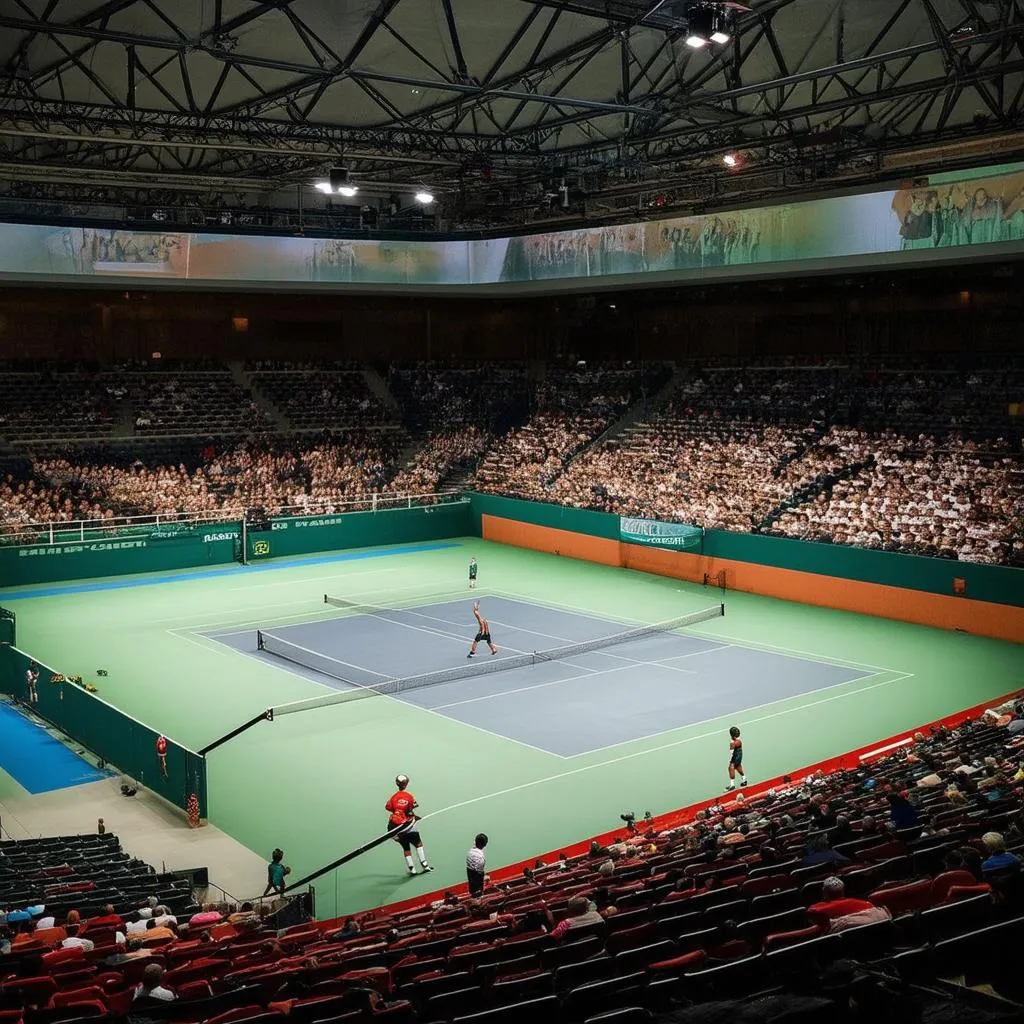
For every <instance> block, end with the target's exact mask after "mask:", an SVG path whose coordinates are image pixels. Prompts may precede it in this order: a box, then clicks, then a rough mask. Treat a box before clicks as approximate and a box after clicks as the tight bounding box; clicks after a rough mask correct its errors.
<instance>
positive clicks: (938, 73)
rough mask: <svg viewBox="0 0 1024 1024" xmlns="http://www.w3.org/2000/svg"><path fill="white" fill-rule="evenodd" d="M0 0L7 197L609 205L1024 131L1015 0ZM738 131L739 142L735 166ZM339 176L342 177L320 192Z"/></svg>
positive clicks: (851, 170) (744, 195) (941, 151)
mask: <svg viewBox="0 0 1024 1024" xmlns="http://www.w3.org/2000/svg"><path fill="white" fill-rule="evenodd" d="M689 6H690V2H689V0H660V2H659V0H265V2H253V0H187V2H185V0H107V2H105V3H98V2H97V0H0V67H2V70H0V191H2V192H3V193H4V194H5V195H6V199H7V202H8V203H18V202H30V201H31V202H34V203H36V204H39V203H44V202H45V201H47V200H54V201H56V200H61V201H63V202H65V203H66V202H68V201H72V200H73V201H75V202H77V203H80V204H86V205H87V204H89V203H99V202H101V201H102V202H106V203H124V204H132V203H134V204H146V203H150V204H161V203H164V204H167V203H176V202H182V203H184V202H187V203H190V204H191V205H193V206H194V205H202V204H207V203H213V202H217V203H220V204H224V203H227V204H229V205H230V204H234V205H237V206H239V207H243V206H247V205H248V206H252V205H253V204H257V203H262V204H264V205H265V206H266V205H268V204H269V205H272V206H281V205H284V206H293V205H300V204H301V205H304V206H305V207H306V209H307V212H308V211H309V210H311V209H316V208H318V206H319V207H321V208H322V207H323V206H324V204H326V203H327V202H328V201H329V200H327V199H325V198H324V197H323V196H320V195H319V194H318V193H316V192H314V191H312V189H311V186H312V184H313V182H314V181H315V180H316V179H317V178H318V177H320V176H322V175H324V174H325V173H326V171H327V170H328V169H329V168H331V167H347V168H348V169H349V171H350V174H351V175H352V176H353V177H354V178H355V179H356V180H358V182H359V185H360V189H361V195H360V201H361V202H366V201H375V198H376V199H380V200H383V201H384V202H387V201H388V197H391V196H392V195H397V196H399V197H402V196H405V195H408V194H410V193H411V192H413V191H415V190H416V189H418V188H423V187H426V188H429V190H431V191H432V192H433V193H434V194H435V195H436V196H437V203H436V207H437V208H439V210H440V214H441V217H442V218H443V224H444V225H445V226H447V227H448V228H450V229H457V228H460V227H461V228H467V227H476V228H486V227H495V226H499V225H523V224H530V223H537V224H540V223H544V222H552V223H557V222H560V221H561V222H567V221H569V220H571V219H580V218H581V217H585V218H587V219H588V220H594V219H620V220H621V219H624V218H627V217H633V218H635V217H636V216H643V215H644V214H645V212H646V211H658V212H664V211H665V210H666V209H675V208H678V209H702V208H708V207H709V206H713V205H723V204H726V203H730V202H732V203H735V202H738V201H754V200H757V199H761V198H763V197H766V196H773V195H777V194H779V193H790V194H792V193H793V192H794V191H803V190H812V189H818V190H821V189H822V188H830V187H842V186H845V185H851V184H856V183H860V182H864V181H871V180H882V179H887V180H891V179H893V178H902V177H907V176H908V175H911V174H913V173H924V172H927V171H928V170H934V169H936V168H939V167H943V168H945V167H955V166H970V165H977V164H981V163H985V162H987V161H991V160H992V159H993V158H996V159H1001V158H1004V157H1009V156H1011V155H1018V154H1020V153H1022V152H1024V140H1022V134H1021V131H1020V129H1021V126H1022V93H1024V0H746V2H745V3H744V4H743V5H740V4H734V3H729V4H717V5H715V6H717V7H719V8H726V7H727V8H729V13H730V17H731V39H730V41H729V42H728V43H727V44H726V45H717V44H714V45H709V46H707V47H704V48H702V49H699V50H695V49H692V48H691V47H689V46H687V45H686V37H687V35H688V33H689V30H690V26H689V16H688V13H687V11H688V8H689ZM727 153H734V154H737V155H738V157H739V160H738V164H737V166H736V167H734V168H732V169H730V168H727V167H725V166H724V164H723V156H724V155H725V154H727ZM330 201H331V202H333V201H334V200H333V199H332V200H330Z"/></svg>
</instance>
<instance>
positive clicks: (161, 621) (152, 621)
mask: <svg viewBox="0 0 1024 1024" xmlns="http://www.w3.org/2000/svg"><path fill="white" fill-rule="evenodd" d="M399 571H400V570H398V569H374V570H373V572H355V573H349V574H347V575H346V576H344V577H342V576H324V577H312V576H310V577H308V580H307V582H310V583H315V582H317V580H318V579H319V580H321V581H325V582H326V581H327V580H331V579H350V578H351V577H353V576H376V575H377V574H378V573H381V572H399ZM292 582H298V581H292ZM277 586H281V584H279V583H250V584H249V586H247V587H231V588H230V589H231V590H246V591H248V592H249V593H252V592H253V591H254V590H257V589H262V588H263V587H277ZM395 589H396V590H412V589H414V588H413V587H396V588H395ZM321 596H323V595H321ZM298 603H299V601H280V602H278V603H277V604H265V605H261V607H262V608H291V607H293V606H294V605H296V604H298ZM251 610H252V609H251V607H250V606H249V605H246V606H245V607H244V608H224V609H221V612H222V613H223V614H224V615H227V616H230V615H234V614H237V613H238V612H248V611H251ZM211 614H215V613H211ZM180 620H181V616H180V615H175V616H174V617H173V618H170V619H149V620H148V622H149V623H150V624H151V625H154V626H162V625H164V623H167V622H179V621H180ZM180 628H181V629H198V628H201V627H199V626H182V627H180Z"/></svg>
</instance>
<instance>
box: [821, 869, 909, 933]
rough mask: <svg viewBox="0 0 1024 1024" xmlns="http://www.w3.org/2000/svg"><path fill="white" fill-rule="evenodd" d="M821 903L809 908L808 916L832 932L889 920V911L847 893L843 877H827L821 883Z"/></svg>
mask: <svg viewBox="0 0 1024 1024" xmlns="http://www.w3.org/2000/svg"><path fill="white" fill-rule="evenodd" d="M821 895H822V897H823V898H822V901H821V903H815V904H812V905H811V906H810V907H808V908H807V916H808V917H810V919H811V920H812V921H814V922H815V923H816V924H820V925H822V926H823V927H827V928H828V930H829V931H830V932H838V931H844V930H845V929H846V928H847V927H855V926H857V925H862V924H873V923H874V922H875V921H887V920H889V918H890V916H891V915H890V914H889V911H888V910H886V909H885V908H884V907H876V906H875V905H874V904H873V903H868V901H867V900H855V899H851V898H850V897H848V896H847V895H846V887H845V886H844V885H843V880H842V879H841V878H836V877H835V876H833V877H831V878H826V879H825V881H824V882H822V885H821Z"/></svg>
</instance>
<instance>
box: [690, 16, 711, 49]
mask: <svg viewBox="0 0 1024 1024" xmlns="http://www.w3.org/2000/svg"><path fill="white" fill-rule="evenodd" d="M687 21H688V24H687V29H686V45H687V46H689V47H690V48H691V49H694V50H699V49H701V48H702V47H704V46H707V45H708V43H709V42H710V41H711V34H712V32H714V31H715V13H714V11H712V10H711V8H710V7H703V6H699V7H691V8H690V10H689V11H688V12H687Z"/></svg>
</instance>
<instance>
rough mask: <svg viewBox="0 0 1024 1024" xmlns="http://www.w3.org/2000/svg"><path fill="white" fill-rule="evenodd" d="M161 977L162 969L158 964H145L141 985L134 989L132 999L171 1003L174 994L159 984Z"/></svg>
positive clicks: (162, 974)
mask: <svg viewBox="0 0 1024 1024" xmlns="http://www.w3.org/2000/svg"><path fill="white" fill-rule="evenodd" d="M163 976H164V969H163V967H161V966H160V964H147V965H146V969H145V970H144V971H143V972H142V983H141V984H140V985H139V986H138V987H137V988H136V989H135V995H134V996H133V999H161V1000H163V1001H164V1002H165V1003H170V1002H173V1001H174V999H175V995H174V993H173V992H172V991H171V990H170V989H169V988H164V987H163V986H162V985H161V984H160V982H161V981H162V980H163Z"/></svg>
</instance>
